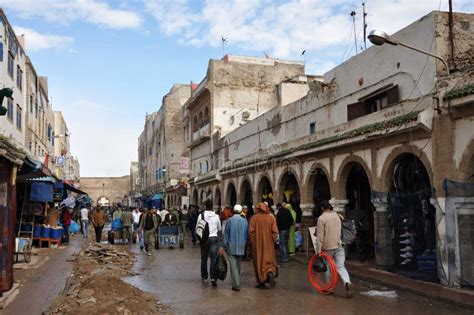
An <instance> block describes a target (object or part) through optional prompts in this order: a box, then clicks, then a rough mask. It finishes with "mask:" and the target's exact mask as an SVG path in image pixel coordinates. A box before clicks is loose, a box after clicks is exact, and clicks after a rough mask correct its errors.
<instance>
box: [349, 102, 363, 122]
mask: <svg viewBox="0 0 474 315" xmlns="http://www.w3.org/2000/svg"><path fill="white" fill-rule="evenodd" d="M362 116H365V106H364V102H363V101H362V102H357V103H353V104H349V105H347V121H351V120H353V119H356V118H359V117H362Z"/></svg>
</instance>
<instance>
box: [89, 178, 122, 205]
mask: <svg viewBox="0 0 474 315" xmlns="http://www.w3.org/2000/svg"><path fill="white" fill-rule="evenodd" d="M129 189H130V176H129V175H127V176H122V177H81V190H83V191H84V192H86V193H88V194H89V197H90V198H91V199H92V201H93V202H94V205H96V204H97V200H99V198H100V197H106V198H107V199H108V200H109V203H110V205H112V204H114V203H122V202H123V199H124V196H126V195H128V192H129Z"/></svg>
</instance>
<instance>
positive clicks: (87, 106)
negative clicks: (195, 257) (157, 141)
mask: <svg viewBox="0 0 474 315" xmlns="http://www.w3.org/2000/svg"><path fill="white" fill-rule="evenodd" d="M361 3H362V1H355V0H300V1H297V0H294V1H280V0H273V1H271V0H240V1H237V0H227V1H224V0H208V1H198V0H174V1H173V0H133V1H125V0H115V1H113V0H109V1H106V0H0V6H1V7H2V8H3V9H4V11H5V13H6V15H7V18H8V20H9V22H10V24H12V25H13V27H14V29H15V32H16V33H17V35H21V34H25V36H26V51H27V54H28V55H29V56H30V58H31V59H32V62H33V64H34V66H35V69H36V71H37V73H38V74H39V75H41V76H47V77H48V85H49V97H50V101H51V103H52V106H53V109H54V110H60V111H62V112H63V115H64V117H65V119H66V122H67V124H68V128H69V130H70V132H71V152H72V154H73V155H74V156H77V157H78V158H79V162H80V164H81V176H82V177H88V176H123V175H127V174H129V169H130V162H131V161H132V160H137V148H138V137H139V135H140V133H141V132H142V130H143V126H144V121H145V115H146V113H151V112H154V111H157V110H158V109H159V108H160V105H161V100H162V98H163V96H164V95H165V94H166V93H167V92H168V91H169V90H170V88H171V86H172V85H173V84H174V83H189V82H191V81H193V82H200V81H201V80H202V79H203V77H204V76H205V73H206V70H207V65H208V61H209V59H219V58H222V55H223V49H222V37H224V38H225V39H226V41H225V49H224V52H225V53H226V54H238V55H250V56H257V57H264V56H265V54H267V55H268V56H270V57H272V58H280V59H286V60H300V61H304V62H305V64H306V72H307V73H309V74H323V73H324V72H326V71H328V70H330V69H331V68H333V67H335V66H336V65H338V64H340V63H342V62H343V61H344V60H347V59H349V58H350V57H351V56H353V55H354V54H355V53H356V45H355V41H354V32H353V24H352V17H351V16H350V13H351V11H355V12H356V15H355V19H356V20H355V29H356V30H355V33H356V35H357V50H358V51H359V52H360V51H361V49H362V47H363V46H364V43H363V39H362V37H363V36H362V34H363V33H362V29H363V23H362V5H361ZM365 4H366V11H367V25H368V26H367V31H370V30H371V29H382V30H384V31H386V32H387V33H389V34H391V33H394V32H396V31H397V30H399V29H401V28H403V27H405V26H407V25H409V24H410V23H412V22H414V21H416V20H417V19H419V18H420V17H422V16H424V15H426V14H428V13H429V12H431V11H433V10H438V9H441V10H447V9H448V0H441V1H440V0H416V1H414V0H366V1H365ZM453 6H454V10H455V11H460V12H470V13H472V12H474V1H472V0H453ZM367 45H368V46H369V45H370V44H369V42H367ZM303 50H306V52H305V54H304V56H303V55H301V53H302V51H303Z"/></svg>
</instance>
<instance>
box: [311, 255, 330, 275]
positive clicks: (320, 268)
mask: <svg viewBox="0 0 474 315" xmlns="http://www.w3.org/2000/svg"><path fill="white" fill-rule="evenodd" d="M313 271H314V272H326V271H328V267H327V265H326V261H325V259H324V258H323V257H320V256H318V257H317V258H316V259H315V260H314V262H313Z"/></svg>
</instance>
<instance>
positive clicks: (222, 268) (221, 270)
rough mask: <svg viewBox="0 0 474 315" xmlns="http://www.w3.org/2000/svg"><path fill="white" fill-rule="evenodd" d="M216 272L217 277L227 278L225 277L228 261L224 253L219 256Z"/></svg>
mask: <svg viewBox="0 0 474 315" xmlns="http://www.w3.org/2000/svg"><path fill="white" fill-rule="evenodd" d="M214 274H215V276H216V277H217V279H219V280H221V281H224V280H225V277H226V276H227V261H226V260H225V258H224V255H219V256H217V261H216V265H215V267H214Z"/></svg>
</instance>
